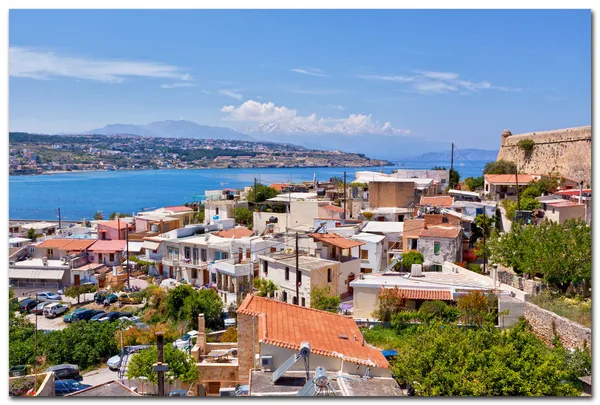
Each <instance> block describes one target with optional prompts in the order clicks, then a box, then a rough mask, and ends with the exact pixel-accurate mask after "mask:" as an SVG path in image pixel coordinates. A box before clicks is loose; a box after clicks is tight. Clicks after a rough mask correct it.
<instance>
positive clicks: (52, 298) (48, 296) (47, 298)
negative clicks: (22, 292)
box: [37, 291, 60, 301]
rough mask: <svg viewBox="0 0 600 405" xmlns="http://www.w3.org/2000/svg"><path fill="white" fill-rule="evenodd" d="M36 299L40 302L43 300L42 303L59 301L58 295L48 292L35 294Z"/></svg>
mask: <svg viewBox="0 0 600 405" xmlns="http://www.w3.org/2000/svg"><path fill="white" fill-rule="evenodd" d="M37 297H38V299H40V300H44V301H60V295H58V294H56V293H53V292H50V291H44V292H41V293H37Z"/></svg>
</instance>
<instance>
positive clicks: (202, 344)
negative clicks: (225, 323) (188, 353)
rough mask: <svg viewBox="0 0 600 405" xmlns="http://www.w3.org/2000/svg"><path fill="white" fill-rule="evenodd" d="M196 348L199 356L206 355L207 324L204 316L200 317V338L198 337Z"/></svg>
mask: <svg viewBox="0 0 600 405" xmlns="http://www.w3.org/2000/svg"><path fill="white" fill-rule="evenodd" d="M196 347H197V348H198V354H199V355H201V356H202V355H204V354H206V353H205V351H206V322H205V319H204V314H200V315H198V336H197V337H196Z"/></svg>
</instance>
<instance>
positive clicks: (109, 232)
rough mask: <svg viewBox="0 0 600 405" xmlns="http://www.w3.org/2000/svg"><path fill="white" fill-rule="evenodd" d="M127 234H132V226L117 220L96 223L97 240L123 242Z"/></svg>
mask: <svg viewBox="0 0 600 405" xmlns="http://www.w3.org/2000/svg"><path fill="white" fill-rule="evenodd" d="M127 227H129V232H133V225H132V224H130V223H128V222H126V221H124V220H119V219H113V220H110V221H99V222H98V239H100V240H125V238H126V237H127Z"/></svg>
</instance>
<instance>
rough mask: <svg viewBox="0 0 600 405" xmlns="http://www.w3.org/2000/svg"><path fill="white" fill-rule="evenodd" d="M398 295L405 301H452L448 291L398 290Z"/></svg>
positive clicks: (450, 293)
mask: <svg viewBox="0 0 600 405" xmlns="http://www.w3.org/2000/svg"><path fill="white" fill-rule="evenodd" d="M398 293H399V294H400V295H401V296H402V297H404V298H405V299H407V300H428V301H434V300H441V301H452V291H450V290H428V289H407V288H399V289H398Z"/></svg>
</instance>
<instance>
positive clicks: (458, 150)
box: [454, 146, 483, 170]
mask: <svg viewBox="0 0 600 405" xmlns="http://www.w3.org/2000/svg"><path fill="white" fill-rule="evenodd" d="M454 149H456V151H457V152H458V153H459V154H460V155H461V156H462V157H463V159H465V160H466V161H467V162H469V163H471V165H473V167H474V168H476V169H481V168H480V167H478V166H477V165H476V164H475V163H473V162H471V161H470V160H469V159H467V158H466V157H465V155H463V154H462V152H461V151H460V149H458V148H457V147H456V146H454ZM482 170H483V169H482Z"/></svg>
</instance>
